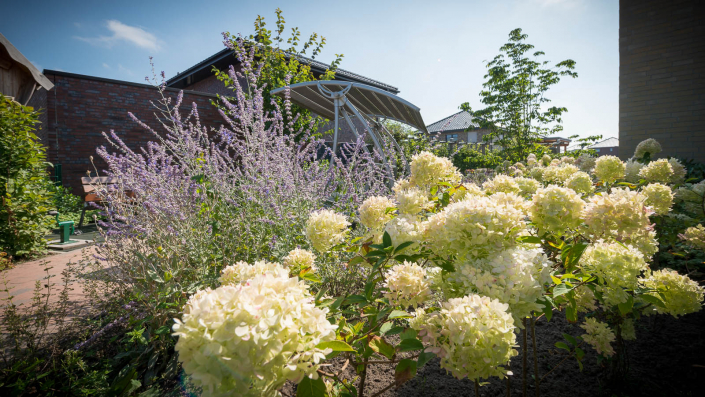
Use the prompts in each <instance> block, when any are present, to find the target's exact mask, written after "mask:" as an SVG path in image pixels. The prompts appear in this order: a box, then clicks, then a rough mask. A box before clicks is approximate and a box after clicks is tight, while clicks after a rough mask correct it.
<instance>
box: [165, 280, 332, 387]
mask: <svg viewBox="0 0 705 397" xmlns="http://www.w3.org/2000/svg"><path fill="white" fill-rule="evenodd" d="M307 288H308V287H307V286H306V284H305V283H304V282H303V281H298V280H297V279H296V278H289V277H288V276H284V275H273V274H271V273H267V274H261V275H257V276H255V277H254V278H252V279H250V280H249V281H248V282H247V284H243V285H225V286H222V287H219V288H216V289H214V290H204V291H202V292H200V293H197V294H195V295H193V296H192V297H191V299H189V301H188V303H187V304H186V307H185V309H184V313H183V316H182V318H181V320H179V319H175V320H174V321H175V324H174V326H173V330H174V334H173V335H174V336H178V341H177V342H176V347H175V349H176V351H177V352H179V360H180V361H181V362H182V363H183V368H184V371H185V372H186V373H187V374H188V375H189V376H190V380H191V381H192V382H193V383H194V384H195V385H196V386H198V387H200V388H202V390H203V393H202V395H204V396H230V395H239V396H252V397H254V396H277V395H279V394H278V391H277V390H278V389H279V388H281V387H282V386H283V385H284V383H285V382H286V381H287V380H291V381H292V382H294V383H299V382H300V381H301V380H302V379H303V378H304V376H308V377H311V378H314V379H317V378H318V374H317V372H316V371H317V370H318V368H319V367H320V364H321V363H322V362H323V360H325V356H326V354H328V353H330V351H331V350H330V349H326V350H321V349H318V348H316V346H317V345H318V344H319V343H321V342H326V341H332V340H335V329H336V328H337V326H336V325H332V324H331V323H330V322H329V321H328V320H327V319H326V314H327V312H328V309H327V308H325V309H320V308H317V307H316V306H315V305H314V302H313V297H312V296H311V294H310V293H309V291H308V290H307Z"/></svg>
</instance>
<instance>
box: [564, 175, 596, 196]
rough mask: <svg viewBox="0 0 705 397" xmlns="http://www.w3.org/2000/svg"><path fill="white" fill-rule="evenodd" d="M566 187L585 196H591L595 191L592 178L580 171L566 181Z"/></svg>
mask: <svg viewBox="0 0 705 397" xmlns="http://www.w3.org/2000/svg"><path fill="white" fill-rule="evenodd" d="M564 185H565V187H567V188H570V189H573V190H575V192H576V193H579V194H582V195H583V196H589V195H591V194H592V193H593V192H594V191H595V186H593V184H592V178H591V177H590V175H589V174H588V173H586V172H582V171H578V172H576V173H574V174H573V175H571V176H569V177H568V179H566V180H565V183H564Z"/></svg>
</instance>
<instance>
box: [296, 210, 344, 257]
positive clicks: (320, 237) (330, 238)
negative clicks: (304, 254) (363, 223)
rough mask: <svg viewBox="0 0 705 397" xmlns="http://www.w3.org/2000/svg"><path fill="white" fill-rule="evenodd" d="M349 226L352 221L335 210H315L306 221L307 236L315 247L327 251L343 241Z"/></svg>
mask: <svg viewBox="0 0 705 397" xmlns="http://www.w3.org/2000/svg"><path fill="white" fill-rule="evenodd" d="M348 226H350V222H348V221H347V219H345V216H344V215H341V214H338V213H336V212H335V211H331V210H320V211H314V212H312V213H311V215H310V216H309V218H308V221H307V222H306V237H308V239H309V241H310V242H311V245H312V246H313V248H315V249H317V250H318V251H320V252H325V251H328V250H329V249H330V248H331V247H333V246H334V245H336V244H339V243H341V242H343V240H344V239H345V235H346V233H347V230H348Z"/></svg>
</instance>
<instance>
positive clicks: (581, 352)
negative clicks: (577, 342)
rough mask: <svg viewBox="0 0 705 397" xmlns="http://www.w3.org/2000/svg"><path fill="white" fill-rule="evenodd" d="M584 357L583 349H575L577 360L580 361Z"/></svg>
mask: <svg viewBox="0 0 705 397" xmlns="http://www.w3.org/2000/svg"><path fill="white" fill-rule="evenodd" d="M584 356H585V352H584V351H583V349H581V348H579V347H576V348H575V357H576V358H577V359H578V360H581V359H582V358H583V357H584Z"/></svg>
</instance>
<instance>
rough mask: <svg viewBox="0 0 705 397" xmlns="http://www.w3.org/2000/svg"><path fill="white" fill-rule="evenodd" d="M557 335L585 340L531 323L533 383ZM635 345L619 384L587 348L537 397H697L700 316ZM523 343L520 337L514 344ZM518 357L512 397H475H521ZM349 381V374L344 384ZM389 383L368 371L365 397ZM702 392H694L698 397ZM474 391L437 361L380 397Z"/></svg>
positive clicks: (384, 369) (668, 320)
mask: <svg viewBox="0 0 705 397" xmlns="http://www.w3.org/2000/svg"><path fill="white" fill-rule="evenodd" d="M562 333H567V334H570V335H573V336H579V335H581V334H583V333H584V332H583V329H582V328H580V327H579V326H578V324H570V323H568V322H567V321H566V319H565V317H563V316H561V315H559V314H558V315H555V316H554V317H553V319H551V322H550V323H547V322H546V320H545V318H541V319H540V320H539V321H538V322H537V323H536V340H537V351H538V357H539V360H538V361H539V365H538V367H539V378H541V377H543V376H544V375H546V374H547V373H548V372H549V371H551V369H552V368H553V367H554V366H556V365H557V364H558V363H559V362H561V360H563V358H564V357H565V355H564V354H563V353H564V351H563V350H559V349H557V348H556V347H555V346H554V344H555V342H558V341H562V340H563V336H562V335H561V334H562ZM636 334H637V340H635V341H630V342H628V343H627V359H628V362H629V373H628V376H627V378H626V379H625V380H624V381H622V382H618V383H614V382H613V383H608V381H607V377H606V374H607V369H606V367H605V366H604V365H603V364H598V363H597V355H596V353H595V351H594V350H592V348H590V347H585V348H584V349H583V350H585V352H586V354H585V357H584V358H583V360H582V361H583V370H582V372H581V371H580V369H579V367H578V364H577V362H576V360H575V359H573V358H569V359H568V360H566V361H565V362H563V364H562V365H561V366H560V367H558V368H556V370H555V371H553V372H551V373H550V374H549V375H548V376H546V378H545V379H544V380H543V381H542V382H541V384H540V395H541V396H544V397H559V396H571V397H573V396H575V397H579V396H615V397H627V396H630V397H634V396H647V397H651V396H653V397H656V396H659V397H661V396H668V397H670V396H702V395H703V393H704V392H703V386H704V385H705V382H704V381H703V380H704V379H705V311H702V310H701V311H700V312H698V313H693V314H689V315H687V316H683V317H681V318H679V319H675V318H673V317H671V316H665V315H659V316H651V317H644V318H642V319H641V320H640V321H639V322H638V323H637V325H636ZM517 340H518V342H519V343H521V334H520V335H519V337H518V338H517ZM528 340H529V347H531V339H530V337H529V339H528ZM527 358H528V362H529V365H528V371H527V372H528V374H527V379H528V383H529V385H528V390H527V396H538V395H539V394H537V393H536V390H535V387H534V378H533V372H534V370H533V366H532V362H533V355H532V353H531V350H529V354H528V357H527ZM521 363H522V354H521V349H519V355H518V356H516V357H514V358H513V359H512V361H511V370H512V372H513V373H514V374H513V375H512V376H511V377H510V379H509V382H510V385H511V391H510V393H507V387H506V382H507V381H506V380H504V379H498V378H492V379H490V380H489V381H488V383H487V384H484V385H483V386H481V387H480V396H483V397H484V396H509V395H511V396H522V395H523V394H522V370H521V366H522V365H521ZM353 376H354V374H353V371H352V370H351V369H348V370H346V372H345V377H346V378H348V379H350V378H352V377H353ZM393 381H394V367H393V366H392V365H388V364H387V365H371V366H370V369H369V370H368V374H367V382H366V386H365V396H372V395H374V394H375V393H377V392H379V391H381V390H382V389H384V388H385V387H386V386H388V385H389V384H390V383H392V382H393ZM698 390H700V391H698ZM284 392H285V393H286V395H295V391H294V388H293V387H291V386H290V387H286V388H285V389H284ZM474 395H475V393H474V386H473V383H472V382H471V381H469V380H467V379H463V380H458V379H455V378H453V377H452V376H451V375H449V374H447V373H446V372H445V370H443V369H441V368H440V366H439V360H438V359H435V360H432V361H430V362H429V363H428V364H426V365H425V366H424V367H423V368H420V369H419V370H418V374H417V376H416V377H415V378H413V379H412V380H410V381H409V382H407V383H405V384H404V385H402V386H401V387H400V388H398V389H393V388H392V389H390V390H389V391H386V392H385V393H383V394H381V396H384V397H392V396H404V397H407V396H408V397H434V396H439V397H441V396H443V397H446V396H448V397H451V396H474Z"/></svg>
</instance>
